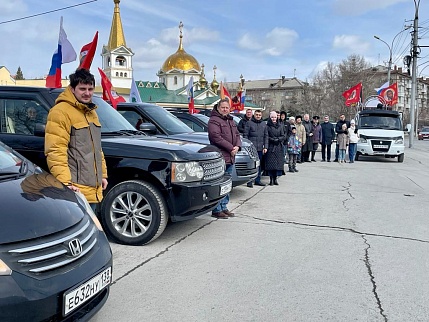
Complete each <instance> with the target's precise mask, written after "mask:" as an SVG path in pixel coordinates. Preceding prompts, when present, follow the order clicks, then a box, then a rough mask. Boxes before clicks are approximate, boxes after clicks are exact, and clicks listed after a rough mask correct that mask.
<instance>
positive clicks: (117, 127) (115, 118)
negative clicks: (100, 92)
mask: <svg viewBox="0 0 429 322" xmlns="http://www.w3.org/2000/svg"><path fill="white" fill-rule="evenodd" d="M92 102H93V103H94V104H96V105H97V106H98V108H97V110H96V111H97V115H98V118H99V119H100V123H101V132H102V133H106V132H115V131H121V130H130V131H135V130H136V129H135V128H134V127H133V126H132V125H131V124H130V123H129V122H128V121H127V120H126V119H125V118H124V117H123V116H122V115H121V114H120V113H119V112H118V111H116V110H115V109H114V108H113V107H112V106H111V105H109V104H108V103H107V102H106V101H104V100H103V99H102V98H101V97H98V96H95V95H94V96H93V97H92Z"/></svg>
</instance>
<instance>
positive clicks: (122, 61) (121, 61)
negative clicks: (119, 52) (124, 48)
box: [115, 56, 127, 67]
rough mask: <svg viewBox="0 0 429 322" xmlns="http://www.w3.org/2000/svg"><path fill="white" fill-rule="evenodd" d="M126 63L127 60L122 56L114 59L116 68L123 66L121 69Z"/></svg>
mask: <svg viewBox="0 0 429 322" xmlns="http://www.w3.org/2000/svg"><path fill="white" fill-rule="evenodd" d="M126 62H127V60H126V59H125V57H124V56H118V57H116V62H115V65H116V66H123V67H125V66H126Z"/></svg>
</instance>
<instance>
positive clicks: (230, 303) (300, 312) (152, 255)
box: [91, 141, 429, 321]
mask: <svg viewBox="0 0 429 322" xmlns="http://www.w3.org/2000/svg"><path fill="white" fill-rule="evenodd" d="M316 160H320V154H319V155H317V156H316ZM428 166H429V142H427V141H423V142H422V141H415V146H414V148H413V149H406V155H405V161H404V163H398V162H397V161H396V159H384V158H377V159H373V158H362V161H358V162H355V163H354V164H349V163H346V164H336V163H332V162H331V163H322V162H316V163H306V164H303V165H298V169H299V170H300V172H299V173H294V174H289V173H287V174H286V176H283V177H281V178H280V180H279V184H280V185H279V186H267V187H263V188H261V187H256V186H255V187H254V188H247V187H246V186H240V187H237V188H234V190H233V192H232V194H231V202H230V210H233V211H234V212H235V214H236V217H234V218H230V219H227V220H223V219H214V218H212V217H210V215H209V214H207V215H203V216H200V217H198V218H196V219H194V220H190V221H186V222H180V223H173V224H169V225H168V227H167V229H166V231H165V232H164V233H163V234H162V235H161V237H159V238H158V239H157V240H156V241H154V242H152V243H151V244H149V245H147V246H135V247H132V246H124V245H118V244H114V243H111V247H112V251H113V254H114V267H113V269H114V272H113V284H112V286H111V293H110V297H109V299H108V301H107V303H106V305H105V306H104V307H103V308H102V310H101V311H100V312H99V313H98V314H97V315H96V316H95V317H94V318H93V319H92V320H91V321H429V281H428V280H429V273H428V271H429V198H428V195H429V172H428ZM264 180H265V182H266V181H267V178H265V179H264Z"/></svg>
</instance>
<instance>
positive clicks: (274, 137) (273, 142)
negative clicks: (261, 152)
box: [265, 111, 286, 186]
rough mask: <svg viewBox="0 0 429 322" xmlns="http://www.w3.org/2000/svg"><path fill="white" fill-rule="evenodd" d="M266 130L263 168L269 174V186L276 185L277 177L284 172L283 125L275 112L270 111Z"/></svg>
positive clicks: (284, 137) (284, 136) (284, 134)
mask: <svg viewBox="0 0 429 322" xmlns="http://www.w3.org/2000/svg"><path fill="white" fill-rule="evenodd" d="M265 131H266V135H265V137H266V142H265V146H268V150H267V153H266V154H265V170H266V172H267V174H268V175H269V176H270V186H272V185H273V184H275V185H278V184H279V183H278V182H277V177H279V176H281V175H283V174H285V172H284V155H283V142H284V141H285V139H286V133H285V131H284V127H283V126H282V124H280V123H279V122H278V120H277V113H276V112H275V111H272V112H271V113H270V118H269V119H268V122H267V126H266V127H265Z"/></svg>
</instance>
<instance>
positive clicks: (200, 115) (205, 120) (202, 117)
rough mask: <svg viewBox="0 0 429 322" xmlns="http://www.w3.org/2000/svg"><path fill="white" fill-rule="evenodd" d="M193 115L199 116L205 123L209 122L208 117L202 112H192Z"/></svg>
mask: <svg viewBox="0 0 429 322" xmlns="http://www.w3.org/2000/svg"><path fill="white" fill-rule="evenodd" d="M193 115H194V116H195V117H197V118H199V119H200V120H201V121H203V122H204V123H205V124H209V120H210V117H208V116H206V115H203V114H193Z"/></svg>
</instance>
